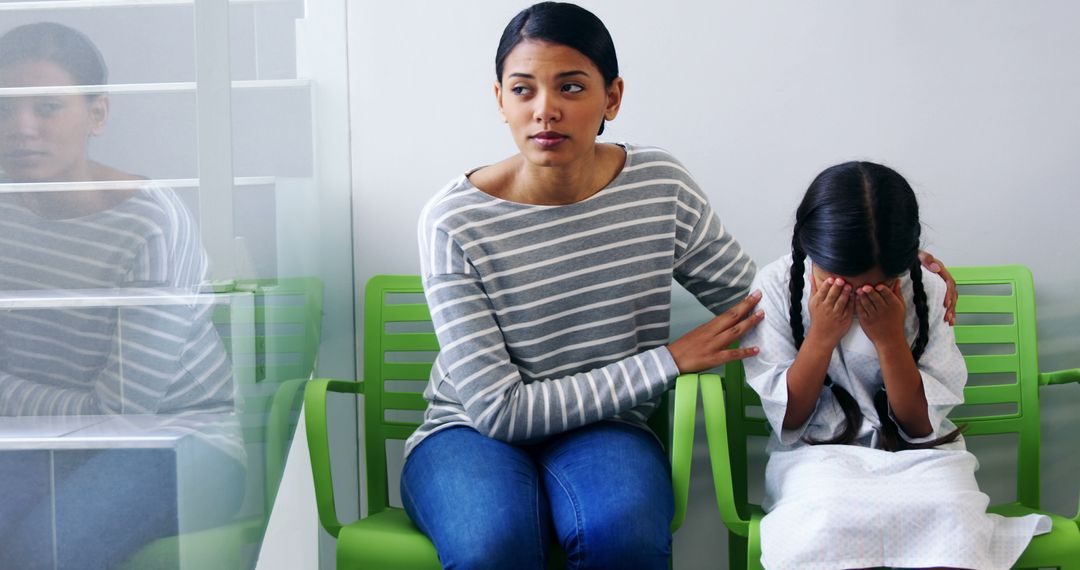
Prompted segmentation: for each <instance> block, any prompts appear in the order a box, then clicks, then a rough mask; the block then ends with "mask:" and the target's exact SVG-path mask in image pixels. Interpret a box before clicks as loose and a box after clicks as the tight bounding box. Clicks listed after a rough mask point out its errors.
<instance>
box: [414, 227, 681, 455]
mask: <svg viewBox="0 0 1080 570" xmlns="http://www.w3.org/2000/svg"><path fill="white" fill-rule="evenodd" d="M435 239H436V242H435V244H434V247H433V248H432V250H430V251H436V252H439V254H442V253H443V252H449V253H448V254H446V257H443V256H442V255H439V254H437V255H436V257H435V259H436V263H435V264H434V265H433V266H432V267H434V268H461V267H468V266H469V262H468V260H467V259H466V258H465V257H464V255H463V254H462V252H461V250H460V248H458V247H457V246H456V245H455V244H454V243H452V242H450V241H448V238H447V236H446V235H445V233H442V232H436V233H435ZM430 251H429V252H428V253H430ZM429 271H431V270H430V269H429ZM424 290H425V294H426V297H427V302H428V305H429V307H430V308H431V314H432V320H433V322H434V325H435V332H436V334H437V336H438V338H439V345H440V347H441V352H440V358H439V360H438V361H437V363H436V366H437V367H438V369H437V370H436V373H437V374H438V375H439V377H441V378H442V381H441V382H439V383H438V384H437V385H436V386H435V387H434V391H435V396H436V398H438V399H439V400H444V401H455V402H460V403H461V404H462V405H463V407H464V410H465V414H466V415H467V416H468V418H469V420H470V423H471V424H472V426H473V427H474V428H476V429H477V430H478V431H480V432H481V433H484V434H486V435H488V436H490V437H493V438H498V439H502V440H505V441H523V440H529V439H533V438H538V437H542V436H546V435H550V434H553V433H558V432H563V431H566V430H570V429H574V428H576V427H580V426H582V425H586V424H589V423H592V422H596V421H599V420H603V419H608V418H612V417H614V416H616V415H618V414H620V413H623V412H625V411H628V410H631V409H632V408H634V407H636V406H638V405H639V403H643V402H645V401H647V400H651V399H653V398H655V397H657V396H659V395H660V394H661V393H662V392H663V391H664V390H667V389H668V387H669V384H670V382H671V381H672V380H673V379H674V378H675V376H676V375H677V374H678V368H677V367H676V366H675V362H674V361H673V360H672V358H671V355H670V353H668V351H667V348H666V347H664V346H660V347H657V348H653V349H651V350H647V351H644V352H638V351H637V350H630V351H627V352H626V353H625V354H617V355H606V356H607V358H605V359H604V360H607V359H608V358H610V357H612V356H621V358H620V359H619V360H617V361H615V362H612V363H609V364H607V365H605V366H599V367H596V368H591V369H589V370H587V371H584V372H577V373H574V374H568V375H559V374H558V368H559V367H556V369H555V370H552V372H553V374H552V375H550V376H546V377H536V376H533V375H532V374H530V373H529V372H528V371H526V370H523V369H522V368H520V367H519V366H518V364H517V363H515V362H514V358H512V356H511V354H510V352H509V351H508V349H507V345H506V339H505V337H504V335H503V331H502V329H501V327H500V322H499V315H498V314H497V313H496V311H495V309H494V308H493V306H492V303H491V300H490V299H489V298H488V294H487V293H486V292H485V289H484V287H483V284H482V283H481V281H480V279H479V277H478V276H477V272H476V271H475V270H470V271H468V272H467V273H438V272H434V271H433V272H431V273H428V274H426V275H425V279H424ZM582 324H587V322H583V323H582ZM565 348H566V349H572V348H573V347H572V346H568V347H565ZM567 352H569V350H567ZM588 364H589V363H588V362H581V361H572V362H570V363H568V365H564V366H566V367H570V368H577V369H580V368H581V367H583V366H586V367H587V366H588Z"/></svg>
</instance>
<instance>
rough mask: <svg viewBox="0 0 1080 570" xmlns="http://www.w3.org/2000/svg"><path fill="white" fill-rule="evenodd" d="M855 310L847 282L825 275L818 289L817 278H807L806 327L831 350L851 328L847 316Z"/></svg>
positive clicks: (849, 318) (809, 333) (811, 334)
mask: <svg viewBox="0 0 1080 570" xmlns="http://www.w3.org/2000/svg"><path fill="white" fill-rule="evenodd" d="M853 314H855V309H854V299H852V295H851V285H850V284H848V283H845V282H844V280H843V279H842V278H835V279H834V278H832V277H829V278H828V279H826V280H825V281H824V282H823V283H822V284H821V288H820V289H818V286H817V280H816V279H814V278H813V277H811V278H810V331H809V332H808V333H807V337H810V336H813V337H814V338H815V339H816V340H818V341H819V342H820V343H821V344H820V345H819V346H826V347H828V348H829V350H830V351H831V350H832V349H833V348H836V345H837V344H838V343H839V342H840V339H841V338H844V335H845V334H847V331H848V329H849V328H851V316H852V315H853Z"/></svg>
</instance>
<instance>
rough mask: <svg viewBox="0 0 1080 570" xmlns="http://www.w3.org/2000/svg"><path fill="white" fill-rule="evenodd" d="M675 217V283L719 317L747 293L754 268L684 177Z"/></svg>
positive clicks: (692, 183) (688, 179)
mask: <svg viewBox="0 0 1080 570" xmlns="http://www.w3.org/2000/svg"><path fill="white" fill-rule="evenodd" d="M683 203H684V204H687V205H688V207H686V208H680V210H679V212H678V215H679V221H678V229H677V237H676V251H675V255H676V259H675V279H676V280H677V281H678V282H679V284H680V285H682V286H683V287H684V288H685V289H686V290H687V291H689V292H690V293H692V294H693V295H694V296H695V297H697V299H698V301H700V302H701V304H702V305H704V306H705V308H707V309H709V310H710V311H712V312H713V314H720V313H722V312H724V311H725V310H727V309H728V308H729V307H731V306H732V305H734V304H736V303H738V302H739V301H740V300H741V299H742V298H743V297H745V296H746V295H747V294H748V293H749V292H750V283H751V281H752V280H753V279H754V275H755V273H756V266H755V265H754V261H753V260H752V259H750V256H748V255H746V252H744V251H743V249H742V247H740V245H739V242H738V241H736V240H735V237H734V236H732V235H731V234H730V233H728V231H727V229H726V228H725V227H724V225H723V224H722V223H721V222H720V217H719V216H717V215H716V212H715V211H713V209H712V207H711V206H710V205H709V203H708V201H707V200H706V199H705V198H704V195H703V194H702V192H701V190H700V188H698V187H697V184H696V183H695V182H694V180H693V179H692V178H690V177H689V174H687V180H686V189H685V190H684V200H683Z"/></svg>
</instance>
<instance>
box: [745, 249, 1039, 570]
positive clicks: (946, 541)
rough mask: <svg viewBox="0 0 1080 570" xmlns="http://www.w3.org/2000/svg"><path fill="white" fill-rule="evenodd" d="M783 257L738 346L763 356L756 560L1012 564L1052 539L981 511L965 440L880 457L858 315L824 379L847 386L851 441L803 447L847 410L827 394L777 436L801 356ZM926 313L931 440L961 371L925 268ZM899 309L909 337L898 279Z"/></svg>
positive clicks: (942, 429) (1021, 522)
mask: <svg viewBox="0 0 1080 570" xmlns="http://www.w3.org/2000/svg"><path fill="white" fill-rule="evenodd" d="M810 268H811V261H810V260H809V259H807V262H806V271H805V275H804V283H805V284H806V285H805V287H804V291H803V302H802V307H803V322H804V323H805V327H806V330H807V331H808V330H809V329H810V326H811V322H810V315H809V311H808V309H807V302H808V300H809V297H810V286H809V283H810V281H809V280H810V279H811V277H810ZM790 271H791V256H790V255H788V256H785V257H783V258H781V259H779V260H777V261H775V262H773V263H771V264H769V265H768V266H766V267H764V268H762V269H761V271H759V272H758V274H757V278H756V279H755V280H754V285H753V286H752V288H753V289H758V290H761V292H762V300H761V303H760V304H759V308H760V309H762V310H764V311H765V320H764V321H763V322H761V323H760V324H759V325H758V326H757V327H755V328H754V329H753V330H752V331H751V332H750V333H749V334H748V335H746V337H745V338H744V339H743V341H742V343H743V345H744V346H757V347H759V348H760V349H761V352H760V353H759V355H758V356H757V357H755V358H749V359H747V360H746V362H745V365H746V373H747V381H748V382H749V384H750V385H751V387H753V389H754V390H755V391H757V393H758V395H759V396H760V397H761V401H762V406H763V408H764V411H765V416H766V418H767V419H768V421H769V424H770V425H771V426H772V428H773V435H772V436H771V440H770V442H769V448H768V449H769V461H768V465H767V467H766V471H765V491H766V497H765V501H764V504H763V507H764V509H765V511H766V513H767V514H766V516H765V518H764V519H762V522H761V548H762V557H761V560H762V563H763V564H764V566H765V567H766V568H768V569H770V570H772V569H783V568H799V569H814V568H822V569H824V568H866V567H876V566H891V567H907V568H911V567H934V566H947V567H954V568H978V569H980V570H984V569H985V570H994V569H998V568H1001V569H1005V568H1009V567H1010V566H1011V565H1012V564H1013V563H1014V562H1015V561H1016V559H1017V558H1018V557H1019V556H1020V554H1021V553H1022V552H1023V551H1024V548H1025V547H1026V546H1027V544H1028V542H1029V541H1030V540H1031V537H1032V536H1034V535H1036V534H1041V533H1044V532H1047V531H1049V529H1050V520H1049V518H1047V517H1044V516H1040V515H1029V516H1026V517H1022V518H1005V517H1001V516H999V515H994V514H988V513H987V512H986V507H987V505H988V504H989V498H988V497H987V496H986V494H984V493H982V492H981V491H979V487H978V484H977V483H976V481H975V470H976V469H977V468H978V461H977V460H976V458H975V456H974V455H972V454H971V453H969V452H968V451H967V450H966V449H965V445H964V442H963V438H961V439H959V440H958V441H956V442H954V443H951V444H948V445H944V446H941V447H939V448H936V449H924V450H906V451H900V452H895V453H892V452H888V451H884V450H882V449H880V447H881V443H880V436H879V430H880V425H881V422H880V421H879V419H878V415H877V412H876V411H875V410H874V404H873V396H874V394H875V393H876V392H877V391H878V390H879V389H880V388H881V386H882V376H881V368H880V366H879V363H878V359H877V355H876V352H875V350H874V345H873V344H872V343H871V342H870V340H869V339H868V338H867V337H866V335H865V334H864V333H863V332H862V329H861V327H860V326H859V324H858V320H857V319H856V320H855V322H854V323H852V328H851V330H849V332H848V333H847V335H845V337H844V338H843V340H842V341H841V342H840V345H839V346H838V347H837V348H836V349H835V350H834V351H833V354H832V359H831V360H830V362H829V377H830V378H831V379H832V381H833V382H835V383H837V384H839V385H840V386H842V387H844V388H845V389H847V391H848V392H850V393H851V394H852V396H854V398H855V400H856V401H857V402H858V403H859V406H860V408H861V409H862V413H863V416H864V419H863V423H862V426H861V428H860V431H859V439H858V441H857V444H856V445H817V446H812V445H808V444H806V443H805V442H804V441H803V438H810V439H818V440H821V439H828V438H831V437H833V436H834V435H836V434H838V433H839V432H840V431H841V429H842V426H843V423H844V414H843V412H842V411H841V409H840V407H839V404H837V402H836V401H835V399H834V398H833V395H832V390H830V389H828V388H824V389H822V391H821V395H820V396H819V398H818V401H817V405H816V408H815V409H814V412H813V413H812V414H811V416H810V418H809V419H808V420H807V421H806V423H805V424H803V425H802V426H800V427H799V428H798V429H795V430H788V429H783V419H784V413H785V410H786V408H787V383H786V382H787V370H788V368H789V367H790V366H791V364H792V363H793V362H794V361H795V355H796V353H797V350H796V349H795V345H794V342H793V340H792V334H791V325H790V324H789V320H788V311H789V308H788V307H789V304H790V301H789V299H790V293H789V292H788V282H789V274H790ZM923 282H924V285H925V288H926V295H927V305H928V307H929V313H930V315H929V319H930V340H929V343H928V344H927V346H926V350H925V352H924V353H923V355H922V358H921V359H920V360H919V363H918V365H919V371H920V372H921V373H922V380H923V389H924V391H925V394H926V400H927V403H928V405H929V408H928V412H929V416H930V422H931V424H932V425H933V426H934V431H933V433H931V434H930V435H929V436H927V437H925V438H910V437H908V436H907V435H906V434H904V433H903V429H902V428H901V437H904V438H905V439H907V440H908V441H911V442H920V441H929V440H932V439H935V438H938V437H941V436H942V435H945V434H947V433H949V432H950V431H952V430H953V429H955V427H956V426H954V425H953V423H952V422H950V421H949V420H948V419H947V418H946V417H945V416H946V415H947V414H948V413H949V411H950V410H951V409H952V408H953V407H954V406H956V405H958V404H961V403H963V388H964V384H965V382H966V381H967V370H966V368H965V366H964V360H963V356H962V355H961V354H960V351H959V349H958V348H957V347H956V343H955V340H954V336H953V331H952V328H951V327H949V326H948V325H947V324H946V323H945V322H944V320H943V319H944V309H943V307H942V300H943V299H944V296H945V284H944V282H943V281H942V280H941V279H940V278H938V277H937V276H936V275H933V274H931V273H929V272H923ZM901 293H902V294H903V296H904V299H905V301H906V303H907V307H908V311H907V321H906V324H905V330H906V332H907V335H908V340H909V341H913V340H914V338H915V334H916V330H917V329H916V317H915V311H914V308H913V307H914V304H913V302H912V285H911V280H910V279H909V278H907V277H906V276H905V277H903V278H902V281H901Z"/></svg>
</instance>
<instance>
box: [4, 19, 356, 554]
mask: <svg viewBox="0 0 1080 570" xmlns="http://www.w3.org/2000/svg"><path fill="white" fill-rule="evenodd" d="M319 4H321V6H319V7H318V8H317V10H319V11H320V12H312V11H311V10H310V9H309V8H308V7H307V6H306V5H305V3H304V2H302V1H299V0H247V1H233V2H222V1H218V0H186V1H184V0H152V1H145V0H127V1H125V0H60V1H56V0H48V1H14V0H0V480H2V481H3V482H4V491H3V498H2V499H0V568H54V569H60V568H252V567H254V565H255V562H256V560H257V558H258V554H259V551H260V547H261V544H262V540H263V536H264V533H265V530H266V527H267V521H268V517H269V515H270V513H271V510H272V507H273V504H274V501H275V497H276V495H277V492H278V487H279V484H280V482H281V478H282V473H283V470H284V468H285V463H286V460H287V456H288V452H289V449H290V445H291V441H292V438H293V434H294V431H295V429H296V427H297V422H298V418H299V414H300V404H301V401H302V395H303V388H304V385H305V382H306V381H307V380H308V379H310V378H311V377H312V376H313V374H315V373H316V370H318V371H319V372H320V373H321V374H328V375H334V376H338V377H345V378H351V377H353V375H354V362H355V352H354V350H355V349H354V343H353V342H352V340H351V339H352V338H353V314H354V305H353V287H352V267H351V260H352V254H351V247H350V239H349V235H350V217H349V216H350V214H349V212H350V211H351V207H350V204H349V189H348V179H349V175H348V147H347V145H348V132H347V130H345V129H343V128H341V127H339V126H338V125H344V124H346V123H347V121H346V119H345V117H346V95H345V87H344V85H345V81H344V73H345V65H344V50H343V49H341V50H340V51H341V52H342V53H341V59H340V61H338V60H336V59H335V58H333V57H330V58H327V57H323V56H322V55H321V54H322V53H323V52H324V51H326V49H327V48H328V46H336V45H337V42H340V43H341V44H342V45H343V43H344V33H345V30H344V26H343V25H342V26H341V29H340V30H335V29H333V28H332V27H326V26H323V25H322V24H321V21H313V20H322V19H326V18H328V17H332V14H328V13H327V12H328V10H329V11H330V12H333V11H334V10H340V11H342V12H343V11H344V4H343V3H338V2H326V3H319ZM316 24H318V33H311V32H310V30H311V29H312V28H313V27H314V26H315V25H316ZM335 49H336V48H335Z"/></svg>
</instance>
